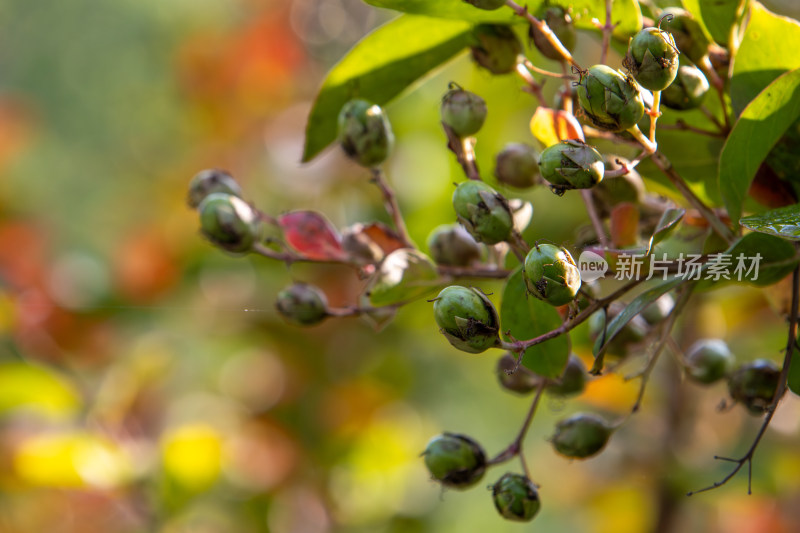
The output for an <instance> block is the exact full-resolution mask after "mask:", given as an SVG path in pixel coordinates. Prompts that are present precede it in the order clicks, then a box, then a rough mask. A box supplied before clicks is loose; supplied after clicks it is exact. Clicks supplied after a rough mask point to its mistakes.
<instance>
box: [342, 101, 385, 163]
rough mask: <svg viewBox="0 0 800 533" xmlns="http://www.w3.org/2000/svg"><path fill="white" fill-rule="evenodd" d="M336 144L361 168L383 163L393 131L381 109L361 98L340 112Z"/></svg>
mask: <svg viewBox="0 0 800 533" xmlns="http://www.w3.org/2000/svg"><path fill="white" fill-rule="evenodd" d="M338 139H339V144H340V145H341V147H342V150H344V153H345V154H347V157H349V158H350V159H352V160H353V161H355V162H357V163H358V164H359V165H361V166H363V167H374V166H376V165H379V164H381V163H383V161H384V160H385V159H386V158H387V157H388V156H389V152H391V150H392V145H393V144H394V134H393V133H392V127H391V125H390V124H389V120H388V119H387V118H386V114H385V113H384V111H383V109H382V108H381V107H380V106H378V105H376V104H373V103H372V102H368V101H367V100H363V99H360V98H357V99H354V100H350V101H349V102H347V103H346V104H345V105H344V106H342V110H341V111H340V112H339V137H338Z"/></svg>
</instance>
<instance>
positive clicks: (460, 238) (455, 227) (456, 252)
mask: <svg viewBox="0 0 800 533" xmlns="http://www.w3.org/2000/svg"><path fill="white" fill-rule="evenodd" d="M428 250H430V252H431V257H432V258H433V260H434V261H436V263H437V264H439V265H445V266H456V267H466V266H470V265H471V264H473V263H476V262H478V261H480V259H481V247H480V245H479V244H478V243H477V242H476V241H475V239H473V238H472V235H470V234H469V232H467V230H465V229H464V227H463V226H462V225H460V224H444V225H442V226H439V227H438V228H436V229H434V230H433V231H432V232H431V234H430V236H429V237H428Z"/></svg>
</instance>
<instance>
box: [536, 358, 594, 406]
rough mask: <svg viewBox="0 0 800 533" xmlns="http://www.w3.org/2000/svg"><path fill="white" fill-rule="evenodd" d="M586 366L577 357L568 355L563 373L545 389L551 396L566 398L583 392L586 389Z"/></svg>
mask: <svg viewBox="0 0 800 533" xmlns="http://www.w3.org/2000/svg"><path fill="white" fill-rule="evenodd" d="M586 378H587V374H586V366H585V365H584V364H583V361H581V359H580V357H578V356H577V355H575V354H574V353H573V354H570V356H569V359H568V360H567V365H566V366H565V367H564V372H562V373H561V377H559V378H558V380H555V381H551V382H549V383H548V384H547V388H546V389H545V390H546V391H547V393H548V394H550V395H552V396H559V397H562V398H567V397H569V396H575V395H577V394H580V393H582V392H583V390H584V389H585V388H586Z"/></svg>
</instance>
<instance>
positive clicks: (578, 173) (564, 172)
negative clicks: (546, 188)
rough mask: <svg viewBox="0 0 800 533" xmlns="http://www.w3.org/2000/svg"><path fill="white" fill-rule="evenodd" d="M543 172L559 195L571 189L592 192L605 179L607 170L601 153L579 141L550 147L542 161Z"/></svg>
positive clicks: (542, 156) (568, 141) (544, 153)
mask: <svg viewBox="0 0 800 533" xmlns="http://www.w3.org/2000/svg"><path fill="white" fill-rule="evenodd" d="M539 172H541V173H542V177H543V178H544V179H546V180H547V181H548V182H550V188H551V189H552V190H553V192H555V193H556V194H564V192H565V191H568V190H570V189H589V188H591V187H594V186H595V185H597V184H598V183H600V181H601V180H602V179H603V174H604V173H605V166H604V165H603V156H602V155H600V152H598V151H597V150H595V149H594V148H592V147H591V146H589V145H588V144H585V143H583V142H581V141H577V140H567V141H561V142H560V143H558V144H554V145H553V146H548V147H547V148H545V149H544V151H543V152H542V155H541V157H539Z"/></svg>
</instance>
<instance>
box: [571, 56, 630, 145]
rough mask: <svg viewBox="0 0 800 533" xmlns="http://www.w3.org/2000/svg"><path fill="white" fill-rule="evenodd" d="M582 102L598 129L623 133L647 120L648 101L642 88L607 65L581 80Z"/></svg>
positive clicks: (579, 100)
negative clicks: (643, 94)
mask: <svg viewBox="0 0 800 533" xmlns="http://www.w3.org/2000/svg"><path fill="white" fill-rule="evenodd" d="M577 91H578V102H579V103H580V104H581V108H582V109H583V112H584V114H585V115H586V117H587V118H588V119H589V121H590V122H591V123H592V124H594V125H595V126H596V127H598V128H600V129H602V130H608V131H623V130H626V129H628V128H630V127H632V126H633V125H635V124H636V123H637V122H639V120H640V119H641V118H642V117H643V116H644V101H643V100H642V95H641V93H640V92H639V87H638V86H637V85H636V82H635V81H634V80H633V78H631V77H630V76H626V75H624V74H622V73H621V72H619V71H618V70H614V69H612V68H611V67H608V66H606V65H594V66H593V67H590V68H589V70H588V71H587V72H586V73H585V74H584V75H582V76H581V82H580V85H579V86H578V88H577Z"/></svg>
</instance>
